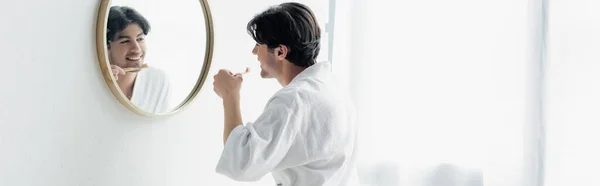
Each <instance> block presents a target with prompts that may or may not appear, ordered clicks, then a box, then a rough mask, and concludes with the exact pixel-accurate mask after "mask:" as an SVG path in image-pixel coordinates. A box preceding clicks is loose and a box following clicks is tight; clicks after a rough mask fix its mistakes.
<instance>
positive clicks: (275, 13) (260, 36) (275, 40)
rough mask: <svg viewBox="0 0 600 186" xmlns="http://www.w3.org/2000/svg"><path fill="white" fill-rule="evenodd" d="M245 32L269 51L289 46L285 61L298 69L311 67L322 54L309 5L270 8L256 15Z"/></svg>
mask: <svg viewBox="0 0 600 186" xmlns="http://www.w3.org/2000/svg"><path fill="white" fill-rule="evenodd" d="M246 29H247V31H248V33H249V34H250V35H251V36H252V38H253V39H254V40H255V41H256V42H257V43H259V44H266V45H267V46H268V48H269V49H270V50H269V51H270V52H272V51H273V49H274V48H276V47H278V46H279V45H285V46H287V47H288V49H289V52H288V54H287V56H286V59H287V60H288V61H290V62H292V63H293V64H295V65H296V66H300V67H309V66H312V65H313V64H315V61H316V59H317V56H318V55H319V50H320V48H321V44H320V40H321V29H320V28H319V25H318V23H317V20H316V18H315V15H314V13H313V12H312V11H311V10H310V9H309V8H308V7H307V6H306V5H303V4H300V3H295V2H288V3H283V4H280V5H277V6H273V7H270V8H269V9H267V10H265V11H264V12H262V13H260V14H258V15H256V16H254V18H253V19H252V20H250V22H248V25H247V27H246Z"/></svg>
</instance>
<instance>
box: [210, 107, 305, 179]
mask: <svg viewBox="0 0 600 186" xmlns="http://www.w3.org/2000/svg"><path fill="white" fill-rule="evenodd" d="M296 97H297V96H294V95H290V96H275V97H274V98H272V99H271V101H269V103H268V104H267V106H266V107H265V110H264V111H263V113H262V114H261V115H260V116H259V117H258V118H257V120H256V121H255V122H254V123H247V124H246V126H244V125H238V126H237V127H236V128H234V129H233V131H232V132H231V134H230V135H229V137H228V139H227V141H226V143H225V147H224V149H223V152H222V154H221V157H220V159H219V162H218V165H217V168H216V172H217V173H219V174H222V175H225V176H227V177H229V178H231V179H234V180H237V181H257V180H260V179H261V178H262V177H263V176H265V175H266V174H267V173H269V172H271V171H272V170H280V169H285V168H287V167H292V166H298V165H301V164H304V163H306V161H307V160H308V158H307V153H306V150H305V145H304V143H303V140H302V139H301V138H300V131H299V128H300V121H301V120H300V118H301V117H302V115H303V114H304V112H305V111H303V110H301V109H300V108H302V106H301V105H300V103H299V102H300V101H299V100H297V99H295V98H296Z"/></svg>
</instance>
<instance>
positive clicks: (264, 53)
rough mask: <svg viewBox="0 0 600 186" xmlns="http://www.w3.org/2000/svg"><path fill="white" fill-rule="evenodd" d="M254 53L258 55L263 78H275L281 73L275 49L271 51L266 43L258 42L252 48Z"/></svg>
mask: <svg viewBox="0 0 600 186" xmlns="http://www.w3.org/2000/svg"><path fill="white" fill-rule="evenodd" d="M252 54H254V55H256V57H257V59H258V61H259V62H260V69H261V71H260V76H261V77H263V78H275V77H277V75H279V71H278V69H279V66H278V65H277V59H276V56H275V54H274V53H273V51H269V48H268V46H267V45H266V44H258V43H257V44H256V45H254V49H252Z"/></svg>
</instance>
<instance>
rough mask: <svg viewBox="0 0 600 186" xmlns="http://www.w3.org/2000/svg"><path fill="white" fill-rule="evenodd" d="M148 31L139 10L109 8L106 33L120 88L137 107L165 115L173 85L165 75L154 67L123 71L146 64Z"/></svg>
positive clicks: (145, 21)
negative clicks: (171, 85) (170, 84)
mask: <svg viewBox="0 0 600 186" xmlns="http://www.w3.org/2000/svg"><path fill="white" fill-rule="evenodd" d="M148 32H150V24H149V23H148V21H147V20H146V19H145V18H144V17H143V16H142V15H141V14H140V13H138V12H137V11H136V10H134V9H132V8H130V7H126V6H113V7H111V8H110V12H109V14H108V22H107V33H106V38H107V46H108V56H109V60H110V64H111V70H112V73H113V75H114V76H115V79H116V80H117V84H118V85H119V88H120V89H121V91H122V92H123V94H125V96H127V98H128V99H129V100H130V101H131V102H132V103H133V104H134V105H135V106H137V107H138V108H140V109H142V110H144V111H146V112H148V113H163V112H167V111H168V109H169V103H168V101H169V94H170V86H169V81H168V80H167V77H166V74H165V73H164V72H163V71H161V70H159V69H156V68H152V67H148V68H142V69H141V70H135V71H129V72H125V71H124V70H123V68H131V67H134V68H135V67H137V68H139V67H141V66H142V64H144V57H145V56H146V43H145V37H146V35H148Z"/></svg>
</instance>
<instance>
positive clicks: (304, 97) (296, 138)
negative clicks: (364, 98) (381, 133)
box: [216, 62, 358, 186]
mask: <svg viewBox="0 0 600 186" xmlns="http://www.w3.org/2000/svg"><path fill="white" fill-rule="evenodd" d="M337 85H339V84H338V83H336V82H335V81H334V78H333V75H332V73H331V64H330V62H320V63H317V64H315V65H313V66H311V67H309V68H307V69H306V70H304V71H303V72H302V73H300V74H299V75H298V76H297V77H295V78H294V79H293V80H292V81H291V83H290V84H289V85H288V86H285V87H284V88H282V89H281V90H279V91H278V92H277V93H276V94H275V95H274V96H273V97H272V98H271V99H270V100H269V101H268V103H267V105H266V107H265V108H264V112H263V113H262V114H261V116H259V117H258V119H257V120H256V121H255V122H253V123H247V124H246V125H245V126H244V125H239V126H237V127H236V128H234V129H233V131H232V132H231V134H230V135H229V138H228V139H227V141H226V144H225V147H224V150H223V152H222V154H221V157H220V160H219V162H218V165H217V168H216V172H217V173H219V174H223V175H226V176H228V177H230V178H232V179H234V180H237V181H257V180H259V179H261V178H262V177H263V176H264V175H266V174H267V173H269V172H271V173H272V175H273V178H274V179H275V182H276V183H277V184H278V185H283V186H292V185H294V186H296V185H297V186H313V185H314V186H321V185H327V186H333V185H335V186H346V185H354V184H358V183H357V181H356V180H355V179H356V172H355V171H356V169H355V156H356V153H355V144H356V143H355V135H356V125H355V113H354V112H355V111H354V108H353V106H352V104H351V101H350V99H349V96H348V95H347V92H346V91H344V90H345V89H341V88H339V87H337Z"/></svg>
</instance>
